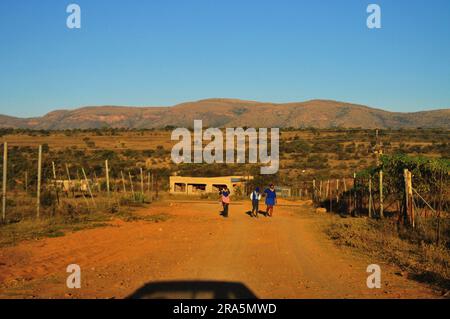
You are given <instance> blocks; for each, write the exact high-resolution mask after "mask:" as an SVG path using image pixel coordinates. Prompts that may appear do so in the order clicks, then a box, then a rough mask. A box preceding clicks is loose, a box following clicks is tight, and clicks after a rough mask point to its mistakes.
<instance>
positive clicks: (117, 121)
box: [0, 99, 450, 130]
mask: <svg viewBox="0 0 450 319" xmlns="http://www.w3.org/2000/svg"><path fill="white" fill-rule="evenodd" d="M196 119H201V120H203V126H204V127H240V126H243V127H280V128H286V127H294V128H304V127H315V128H332V127H342V128H358V127H361V128H418V127H422V128H445V129H450V108H446V109H440V110H431V111H421V112H411V113H401V112H389V111H385V110H381V109H377V108H371V107H368V106H364V105H358V104H351V103H346V102H338V101H331V100H310V101H305V102H293V103H269V102H256V101H246V100H238V99H206V100H200V101H194V102H187V103H181V104H177V105H174V106H169V107H130V106H88V107H82V108H78V109H74V110H57V111H53V112H50V113H48V114H46V115H44V116H41V117H34V118H18V117H12V116H7V115H0V128H25V129H46V130H61V129H89V128H103V127H114V128H132V129H139V128H163V127H166V126H176V127H192V125H193V121H194V120H196Z"/></svg>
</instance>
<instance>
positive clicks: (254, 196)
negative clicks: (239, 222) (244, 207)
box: [250, 187, 261, 217]
mask: <svg viewBox="0 0 450 319" xmlns="http://www.w3.org/2000/svg"><path fill="white" fill-rule="evenodd" d="M260 199H261V193H260V192H259V187H256V188H255V190H254V191H253V192H252V193H251V194H250V200H251V201H252V213H251V215H252V216H255V217H258V212H259V200H260Z"/></svg>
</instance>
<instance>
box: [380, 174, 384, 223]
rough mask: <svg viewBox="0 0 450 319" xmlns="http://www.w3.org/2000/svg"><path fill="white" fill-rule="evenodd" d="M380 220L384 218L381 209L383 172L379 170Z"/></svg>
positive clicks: (382, 209)
mask: <svg viewBox="0 0 450 319" xmlns="http://www.w3.org/2000/svg"><path fill="white" fill-rule="evenodd" d="M379 174H380V218H383V217H384V207H383V201H384V198H383V171H382V170H380V173H379Z"/></svg>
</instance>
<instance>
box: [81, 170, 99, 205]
mask: <svg viewBox="0 0 450 319" xmlns="http://www.w3.org/2000/svg"><path fill="white" fill-rule="evenodd" d="M81 171H82V172H83V177H84V180H85V182H86V185H87V188H88V191H89V195H91V199H92V203H93V204H94V207H97V204H96V203H95V199H94V195H93V194H92V190H91V185H89V180H88V178H87V176H86V172H85V171H84V168H83V167H82V168H81Z"/></svg>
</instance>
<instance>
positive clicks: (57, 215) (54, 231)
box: [0, 195, 169, 247]
mask: <svg viewBox="0 0 450 319" xmlns="http://www.w3.org/2000/svg"><path fill="white" fill-rule="evenodd" d="M141 199H142V200H141ZM86 200H87V201H86ZM86 200H85V199H83V198H62V199H61V200H60V204H59V205H57V204H56V203H52V204H51V205H49V206H45V205H43V206H42V207H41V215H40V218H36V216H35V215H36V208H35V199H34V198H31V197H27V196H23V195H22V196H17V197H16V198H15V199H14V200H9V207H8V216H7V221H6V223H5V224H3V225H1V224H0V247H4V246H12V245H16V244H17V243H19V242H21V241H24V240H36V239H40V238H44V237H60V236H64V234H65V233H67V232H73V231H79V230H82V229H90V228H95V227H103V226H108V225H110V224H111V222H112V221H113V220H115V219H120V220H123V221H125V222H133V221H138V220H143V221H148V222H160V221H165V220H167V219H168V217H169V216H167V215H145V214H142V213H141V212H140V211H142V209H140V208H145V207H146V206H148V204H149V203H148V202H146V201H145V198H143V197H142V198H138V199H133V198H132V197H131V195H130V196H120V197H113V198H108V197H107V196H97V197H96V198H95V207H94V205H93V203H92V201H91V200H90V199H88V198H86Z"/></svg>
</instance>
